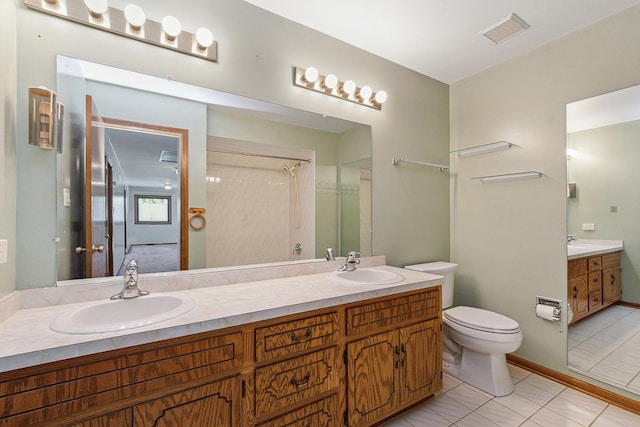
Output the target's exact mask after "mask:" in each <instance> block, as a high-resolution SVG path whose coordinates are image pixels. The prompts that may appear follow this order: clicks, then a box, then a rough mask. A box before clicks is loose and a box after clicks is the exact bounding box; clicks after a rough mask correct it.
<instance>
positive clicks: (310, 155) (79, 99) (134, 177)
mask: <svg viewBox="0 0 640 427" xmlns="http://www.w3.org/2000/svg"><path fill="white" fill-rule="evenodd" d="M57 80H58V83H57V85H58V88H57V89H58V90H57V92H58V99H59V101H61V102H63V103H64V104H65V123H64V126H65V132H64V143H63V147H62V153H59V154H58V155H57V156H58V157H57V199H58V206H57V217H58V220H57V228H58V230H57V234H58V242H57V251H56V252H57V254H56V256H57V273H56V275H57V280H58V283H59V284H73V283H75V282H74V279H87V278H95V277H104V276H114V275H118V274H119V272H120V270H121V267H122V265H123V264H124V263H126V262H127V261H128V259H130V258H137V259H138V262H139V265H140V269H141V273H143V274H144V273H158V272H166V271H175V270H179V269H197V268H210V267H228V266H237V265H247V264H260V263H268V262H280V261H296V260H302V259H312V258H316V259H317V258H323V257H324V255H325V252H326V249H327V248H328V247H330V248H332V249H333V251H334V254H335V255H336V256H344V255H346V253H347V252H348V251H351V250H356V251H359V252H360V253H361V254H362V256H368V255H371V231H372V230H371V129H370V127H369V126H366V125H362V124H358V123H353V122H349V121H345V120H340V119H336V118H332V117H326V116H323V115H321V114H315V113H310V112H306V111H301V110H297V109H292V108H288V107H283V106H280V105H274V104H270V103H267V102H263V101H259V100H255V99H249V98H245V97H241V96H236V95H231V94H228V93H222V92H219V91H215V90H211V89H205V88H199V87H194V86H191V85H187V84H182V83H179V82H175V81H170V80H167V79H160V78H156V77H152V76H145V75H140V74H138V73H134V72H130V71H127V70H120V69H115V68H112V67H108V66H103V65H100V64H94V63H89V62H86V61H81V60H77V59H73V58H68V57H62V56H60V57H58V79H57ZM94 176H97V178H94ZM34 203H35V201H34ZM198 210H199V211H198ZM92 224H93V226H92ZM91 260H93V262H91Z"/></svg>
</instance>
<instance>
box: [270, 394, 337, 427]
mask: <svg viewBox="0 0 640 427" xmlns="http://www.w3.org/2000/svg"><path fill="white" fill-rule="evenodd" d="M339 413H340V408H339V403H338V395H337V394H333V395H331V396H329V397H327V398H326V399H322V400H319V401H317V402H314V403H312V404H310V405H306V406H304V407H302V408H300V409H298V410H297V411H292V412H289V413H287V414H284V415H282V416H279V417H277V418H274V419H273V420H270V421H266V422H264V423H260V424H258V425H257V427H282V426H313V427H333V426H336V427H337V426H342V425H343V423H342V419H341V417H340V414H339Z"/></svg>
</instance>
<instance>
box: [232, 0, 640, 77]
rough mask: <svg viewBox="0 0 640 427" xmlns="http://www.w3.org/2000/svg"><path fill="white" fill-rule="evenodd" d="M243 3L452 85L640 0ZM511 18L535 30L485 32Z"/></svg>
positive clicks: (300, 0)
mask: <svg viewBox="0 0 640 427" xmlns="http://www.w3.org/2000/svg"><path fill="white" fill-rule="evenodd" d="M245 1H246V2H248V3H252V4H254V5H256V6H259V7H261V8H263V9H266V10H268V11H270V12H273V13H275V14H277V15H281V16H283V17H285V18H287V19H290V20H292V21H295V22H298V23H300V24H302V25H305V26H307V27H310V28H313V29H315V30H317V31H320V32H322V33H325V34H328V35H330V36H332V37H335V38H337V39H340V40H342V41H344V42H346V43H349V44H351V45H353V46H356V47H358V48H361V49H363V50H366V51H368V52H371V53H373V54H375V55H378V56H381V57H383V58H386V59H388V60H390V61H392V62H395V63H397V64H400V65H403V66H405V67H407V68H409V69H412V70H414V71H417V72H419V73H421V74H424V75H427V76H430V77H433V78H435V79H437V80H440V81H442V82H445V83H448V84H451V83H455V82H457V81H459V80H462V79H464V78H466V77H469V76H472V75H474V74H476V73H478V72H480V71H483V70H486V69H488V68H491V67H493V66H495V65H497V64H499V63H501V62H504V61H508V60H510V59H512V58H515V57H517V56H519V55H522V54H524V53H526V52H529V51H532V50H534V49H536V48H538V47H540V46H542V45H544V44H546V43H548V42H550V41H552V40H555V39H558V38H561V37H563V36H565V35H567V34H569V33H572V32H574V31H577V30H579V29H581V28H584V27H587V26H589V25H591V24H594V23H595V22H597V21H600V20H602V19H604V18H606V17H608V16H610V15H613V14H615V13H618V12H620V11H622V10H624V9H627V8H629V7H631V6H634V5H636V4H640V0H393V1H391V0H276V1H274V0H245ZM511 13H516V14H518V16H520V17H521V18H522V19H524V21H526V22H527V23H528V24H529V25H530V26H531V28H529V29H528V30H526V31H524V32H522V33H520V34H518V35H516V36H514V37H512V38H510V39H508V40H506V41H504V42H502V43H500V44H495V43H493V42H491V41H490V40H488V39H487V38H485V37H484V36H482V35H481V34H480V32H481V31H482V30H484V29H486V28H487V27H489V26H491V25H492V24H494V23H496V22H497V21H499V20H500V19H502V18H504V17H506V16H508V15H510V14H511ZM316 66H319V64H316Z"/></svg>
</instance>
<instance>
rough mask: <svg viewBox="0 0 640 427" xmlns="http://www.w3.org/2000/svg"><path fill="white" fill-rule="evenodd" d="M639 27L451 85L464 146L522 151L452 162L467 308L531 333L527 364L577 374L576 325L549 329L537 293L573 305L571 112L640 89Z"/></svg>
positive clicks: (619, 25)
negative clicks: (594, 99)
mask: <svg viewBox="0 0 640 427" xmlns="http://www.w3.org/2000/svg"><path fill="white" fill-rule="evenodd" d="M639 22H640V7H634V8H632V9H629V10H628V11H626V12H624V13H622V14H619V15H615V16H613V17H611V18H609V19H607V20H604V21H602V22H600V23H597V24H595V25H593V26H591V27H588V28H586V29H584V30H582V31H578V32H576V33H573V34H571V35H569V36H567V37H565V38H563V39H561V40H559V41H556V42H553V43H550V44H548V45H545V46H544V47H542V48H540V49H538V50H536V51H534V52H532V53H529V54H526V55H523V56H521V57H519V58H517V59H515V60H512V61H510V62H507V63H505V64H502V65H499V66H497V67H494V68H492V69H490V70H487V71H485V72H482V73H480V74H477V75H475V76H473V77H470V78H468V79H466V80H463V81H461V82H458V83H456V84H454V85H452V87H451V149H452V150H455V149H459V148H464V147H470V146H474V145H479V144H483V143H488V142H492V141H499V140H507V141H510V142H512V143H514V144H517V146H515V147H513V148H512V149H510V150H506V151H500V152H495V153H491V154H485V155H478V156H474V157H466V158H459V157H458V156H456V155H452V156H451V166H452V172H451V175H452V177H453V178H452V180H451V200H452V203H451V259H452V260H453V261H454V262H456V263H458V264H459V265H460V267H459V270H458V272H457V274H456V294H455V301H456V304H470V305H474V306H477V307H483V308H487V309H490V310H495V311H498V312H500V313H503V314H505V315H507V316H509V317H512V318H513V319H515V320H516V321H518V323H519V324H520V327H521V329H522V333H523V336H524V339H523V342H522V346H521V347H520V349H519V350H518V351H517V352H516V354H517V355H518V356H521V357H523V358H525V359H527V360H530V361H532V362H534V363H538V364H541V365H543V366H546V367H548V368H551V369H555V370H557V371H560V372H564V373H567V374H569V375H573V376H578V375H577V374H573V373H571V372H569V371H568V369H567V367H566V362H567V336H566V330H567V328H566V318H565V319H563V322H562V324H558V323H555V322H549V321H546V320H543V319H541V318H538V317H536V315H535V310H534V307H535V298H536V296H537V295H544V296H548V297H552V298H558V299H561V300H563V301H565V302H566V299H567V250H566V238H567V227H566V220H567V217H566V206H567V199H566V197H567V189H566V182H567V180H566V178H567V159H566V141H567V135H566V104H567V103H570V102H574V101H577V100H579V99H584V98H588V97H591V96H594V95H598V94H602V93H606V92H611V91H613V90H617V89H620V88H624V87H628V86H633V85H637V84H638V83H640V61H639V60H638V49H637V46H638V44H639V43H640V25H638V23H639ZM529 170H538V171H540V172H542V173H543V174H544V176H543V177H542V178H541V179H536V180H527V181H514V182H505V183H496V184H482V183H481V182H480V181H479V180H477V179H472V178H474V177H478V176H483V175H494V174H500V173H508V172H519V171H529ZM580 378H582V379H586V378H583V377H580ZM586 380H587V381H590V382H594V381H593V380H589V379H586ZM598 384H599V383H598ZM599 385H602V384H599ZM603 386H605V387H607V388H612V387H610V386H606V385H603ZM617 391H618V392H619V393H621V394H626V395H628V393H625V392H622V391H620V390H617ZM631 397H633V398H635V399H637V396H631Z"/></svg>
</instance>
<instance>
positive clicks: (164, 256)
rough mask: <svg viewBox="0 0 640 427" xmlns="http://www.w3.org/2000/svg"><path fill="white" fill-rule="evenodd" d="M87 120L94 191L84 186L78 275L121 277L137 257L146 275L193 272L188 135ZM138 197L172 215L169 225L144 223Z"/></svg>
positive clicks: (162, 128)
mask: <svg viewBox="0 0 640 427" xmlns="http://www.w3.org/2000/svg"><path fill="white" fill-rule="evenodd" d="M87 117H91V118H92V119H91V122H90V123H89V121H87V133H86V135H87V141H91V142H92V143H91V144H90V145H87V149H86V158H85V162H86V163H85V165H86V166H87V168H86V169H87V170H86V174H85V179H86V182H87V183H91V185H86V186H85V187H86V194H85V200H86V201H87V203H86V206H85V215H84V218H85V227H84V228H85V231H84V246H82V247H77V248H76V253H77V254H78V256H79V257H78V258H82V257H84V262H82V261H80V262H79V264H80V265H84V271H83V272H82V274H81V275H78V277H86V278H88V277H103V276H113V275H120V274H121V269H122V266H123V265H126V263H127V262H128V261H129V260H130V259H133V258H135V259H137V260H138V264H139V265H140V273H154V272H164V271H175V270H179V269H187V268H188V228H187V225H188V224H187V216H186V213H185V212H183V211H186V208H187V206H188V200H187V195H188V191H187V190H188V188H187V185H188V184H187V176H188V171H187V168H188V163H187V158H186V156H187V143H188V131H187V130H186V129H176V128H168V127H165V126H158V125H153V124H145V123H135V122H128V121H124V120H118V119H109V118H102V117H99V115H97V114H95V109H93V111H92V110H88V111H87ZM139 199H140V200H143V201H145V202H146V205H145V207H146V208H149V207H151V208H154V207H155V208H158V207H163V208H164V209H166V210H167V215H166V216H167V219H166V220H163V221H150V220H144V218H143V220H140V218H139V212H138V205H137V204H136V202H137V201H138V200H139ZM158 201H161V202H163V205H162V206H161V205H157V202H158ZM154 203H155V204H156V205H154ZM156 210H157V209H156ZM143 211H144V209H143ZM147 215H148V214H147ZM98 240H100V242H98Z"/></svg>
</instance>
